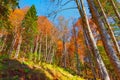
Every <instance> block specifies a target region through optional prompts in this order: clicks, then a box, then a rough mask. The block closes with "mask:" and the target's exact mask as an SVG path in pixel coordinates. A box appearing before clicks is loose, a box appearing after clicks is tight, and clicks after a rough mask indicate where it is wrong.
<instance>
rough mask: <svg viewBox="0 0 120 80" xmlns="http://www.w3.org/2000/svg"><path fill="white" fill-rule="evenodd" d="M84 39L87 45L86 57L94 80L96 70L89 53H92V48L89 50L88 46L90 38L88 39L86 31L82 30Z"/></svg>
mask: <svg viewBox="0 0 120 80" xmlns="http://www.w3.org/2000/svg"><path fill="white" fill-rule="evenodd" d="M84 39H85V44H86V47H87V49H86V51H87V55H88V59H89V63H90V68H91V70H92V73H93V76H94V80H96V78H97V73H96V70H95V68H94V65H93V63H94V62H93V61H92V59H91V57H92V55H91V53H92V51H93V50H91V49H90V48H89V47H90V40H88V37H87V34H86V31H84Z"/></svg>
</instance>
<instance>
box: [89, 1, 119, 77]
mask: <svg viewBox="0 0 120 80" xmlns="http://www.w3.org/2000/svg"><path fill="white" fill-rule="evenodd" d="M87 1H88V4H89V7H90V11H91V14H92V17H93V19H94V21H95V23H96V24H97V26H98V30H99V32H100V35H101V37H102V38H101V39H102V41H103V44H104V47H105V51H106V53H107V54H108V57H109V59H110V61H111V63H112V64H113V66H114V69H115V71H116V73H117V74H118V76H119V74H120V60H119V58H118V57H117V55H116V52H115V50H114V49H113V47H112V45H111V43H110V40H109V38H108V33H107V32H106V29H105V26H104V25H103V22H102V20H101V19H100V15H99V13H98V11H97V9H96V7H95V5H94V1H93V0H87Z"/></svg>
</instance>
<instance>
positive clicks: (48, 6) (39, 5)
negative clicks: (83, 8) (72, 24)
mask: <svg viewBox="0 0 120 80" xmlns="http://www.w3.org/2000/svg"><path fill="white" fill-rule="evenodd" d="M50 1H51V0H20V1H19V6H20V8H24V7H25V6H31V5H33V4H34V5H35V6H36V9H37V14H38V15H43V16H47V15H48V13H50V12H52V10H54V9H56V8H57V7H58V6H57V5H55V4H53V3H51V2H50ZM66 1H67V0H64V1H63V3H65V2H66ZM85 3H86V2H85ZM70 7H76V4H75V2H73V1H72V2H70V3H69V4H67V5H66V6H64V7H63V8H70ZM58 16H64V17H65V18H67V19H69V18H71V17H72V18H76V19H78V18H79V17H80V15H79V13H78V10H77V9H70V10H65V11H62V12H59V13H58V15H57V17H58ZM57 17H56V18H57Z"/></svg>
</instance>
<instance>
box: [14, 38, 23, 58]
mask: <svg viewBox="0 0 120 80" xmlns="http://www.w3.org/2000/svg"><path fill="white" fill-rule="evenodd" d="M21 43H22V36H20V37H19V41H18V45H17V49H16V53H15V58H18V56H19V52H20V46H21Z"/></svg>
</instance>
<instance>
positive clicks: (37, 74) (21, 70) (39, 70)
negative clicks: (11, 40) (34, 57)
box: [0, 55, 84, 80]
mask: <svg viewBox="0 0 120 80" xmlns="http://www.w3.org/2000/svg"><path fill="white" fill-rule="evenodd" d="M0 80H84V79H83V78H80V77H79V76H77V75H72V74H71V73H69V72H68V71H66V70H65V69H63V68H61V67H58V66H56V65H51V64H47V63H43V62H42V63H34V62H33V61H30V60H22V59H17V60H16V59H10V58H8V56H6V55H1V56H0Z"/></svg>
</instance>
